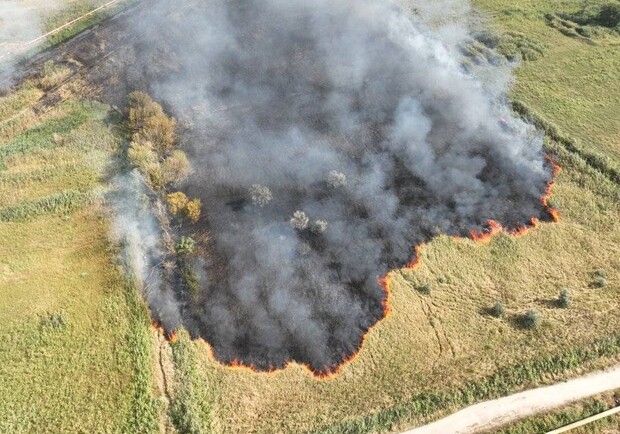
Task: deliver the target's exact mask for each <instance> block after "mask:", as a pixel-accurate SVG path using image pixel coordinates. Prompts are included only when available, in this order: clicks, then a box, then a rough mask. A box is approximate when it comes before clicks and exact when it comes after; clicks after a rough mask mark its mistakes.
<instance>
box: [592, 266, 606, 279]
mask: <svg viewBox="0 0 620 434" xmlns="http://www.w3.org/2000/svg"><path fill="white" fill-rule="evenodd" d="M592 274H593V275H594V277H603V278H605V277H607V271H605V270H603V269H602V268H599V269H598V270H594V272H593V273H592Z"/></svg>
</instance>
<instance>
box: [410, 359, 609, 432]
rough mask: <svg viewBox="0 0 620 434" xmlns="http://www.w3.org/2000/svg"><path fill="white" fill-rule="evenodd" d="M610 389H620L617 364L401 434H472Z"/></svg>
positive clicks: (470, 409) (488, 402)
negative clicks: (607, 368) (613, 366)
mask: <svg viewBox="0 0 620 434" xmlns="http://www.w3.org/2000/svg"><path fill="white" fill-rule="evenodd" d="M614 389H620V365H618V366H616V367H615V368H612V369H610V370H607V371H602V372H596V373H593V374H589V375H586V376H585V377H580V378H576V379H574V380H569V381H567V382H563V383H559V384H555V385H553V386H547V387H541V388H538V389H532V390H527V391H525V392H520V393H516V394H514V395H510V396H507V397H505V398H499V399H495V400H492V401H486V402H482V403H480V404H476V405H472V406H471V407H467V408H465V409H463V410H461V411H459V412H457V413H454V414H452V415H450V416H448V417H446V418H444V419H440V420H438V421H437V422H434V423H431V424H430V425H426V426H422V427H420V428H415V429H413V430H411V431H407V432H405V433H403V434H447V433H450V434H466V433H467V434H473V433H476V432H480V431H482V430H489V429H492V428H496V427H500V426H502V425H505V424H507V423H510V422H513V421H516V420H519V419H523V418H525V417H528V416H532V415H534V414H538V413H542V412H545V411H549V410H552V409H554V408H557V407H561V406H562V405H565V404H569V403H570V402H573V401H578V400H580V399H584V398H588V397H590V396H594V395H598V394H600V393H603V392H607V391H610V390H614Z"/></svg>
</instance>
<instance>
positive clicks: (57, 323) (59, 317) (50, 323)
mask: <svg viewBox="0 0 620 434" xmlns="http://www.w3.org/2000/svg"><path fill="white" fill-rule="evenodd" d="M39 324H40V326H41V328H42V329H45V330H55V331H60V330H64V329H66V328H67V324H68V320H67V315H66V314H65V313H64V312H54V313H49V314H47V315H45V316H44V317H42V318H41V320H40V322H39Z"/></svg>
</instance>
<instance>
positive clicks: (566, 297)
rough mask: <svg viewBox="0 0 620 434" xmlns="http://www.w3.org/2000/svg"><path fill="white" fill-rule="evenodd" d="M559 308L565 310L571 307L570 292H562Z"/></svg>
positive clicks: (566, 290)
mask: <svg viewBox="0 0 620 434" xmlns="http://www.w3.org/2000/svg"><path fill="white" fill-rule="evenodd" d="M558 306H560V307H561V308H564V309H568V308H569V307H570V291H569V290H568V289H566V288H564V289H563V290H562V291H561V292H560V296H559V297H558Z"/></svg>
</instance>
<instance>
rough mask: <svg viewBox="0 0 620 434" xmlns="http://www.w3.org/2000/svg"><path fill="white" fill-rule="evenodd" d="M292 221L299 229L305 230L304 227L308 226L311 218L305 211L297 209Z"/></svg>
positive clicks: (294, 226)
mask: <svg viewBox="0 0 620 434" xmlns="http://www.w3.org/2000/svg"><path fill="white" fill-rule="evenodd" d="M290 223H291V226H293V228H295V229H297V230H299V231H303V230H304V229H306V228H307V227H308V224H309V223H310V219H309V218H308V216H307V215H306V213H305V212H303V211H295V213H294V214H293V218H292V219H291V221H290Z"/></svg>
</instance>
